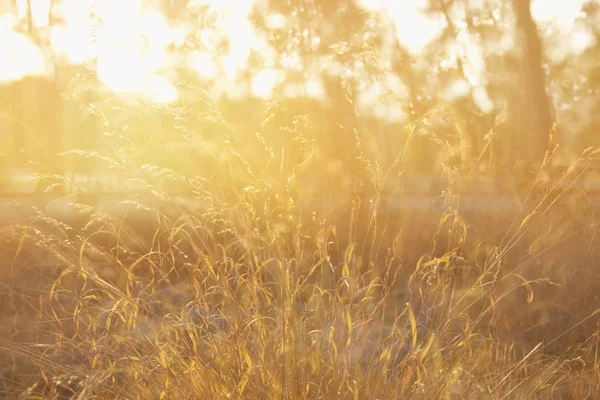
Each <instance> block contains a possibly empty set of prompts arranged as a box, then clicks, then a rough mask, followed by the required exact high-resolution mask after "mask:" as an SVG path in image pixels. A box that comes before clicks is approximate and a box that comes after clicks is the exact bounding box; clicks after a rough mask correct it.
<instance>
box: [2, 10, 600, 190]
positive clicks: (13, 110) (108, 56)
mask: <svg viewBox="0 0 600 400" xmlns="http://www.w3.org/2000/svg"><path fill="white" fill-rule="evenodd" d="M226 3H227V2H210V1H174V0H170V1H166V0H165V1H145V2H143V3H142V2H139V1H138V2H136V1H128V2H125V3H121V2H116V1H101V2H94V1H81V2H80V1H78V2H75V1H69V0H64V1H60V0H37V1H36V0H29V1H24V0H23V1H20V0H13V1H11V0H3V2H2V3H1V6H0V13H2V17H1V21H2V24H1V29H2V31H1V32H2V33H1V34H2V47H1V48H0V59H1V60H2V63H1V64H0V81H1V82H2V85H1V87H0V89H1V90H2V96H0V98H2V102H1V108H0V112H1V114H0V115H1V119H0V123H1V125H0V126H1V132H2V136H1V140H2V146H1V148H2V157H3V158H2V159H3V164H2V165H3V168H2V170H3V171H5V172H4V173H3V175H4V176H6V171H13V172H16V171H17V170H19V169H20V167H22V166H23V165H24V164H25V163H27V162H38V163H39V162H42V163H44V164H45V166H49V165H51V164H52V162H50V161H49V160H52V159H55V157H56V154H57V153H61V152H64V151H66V150H70V149H73V148H79V149H92V150H94V151H100V152H101V151H104V150H103V149H104V144H103V143H104V142H103V139H102V138H103V136H104V135H105V134H106V133H107V132H110V131H111V127H110V126H107V121H106V120H107V119H111V118H117V119H118V120H120V121H124V120H127V124H126V125H127V130H128V132H129V133H128V135H131V136H132V137H136V138H139V140H140V141H142V142H144V146H146V147H147V148H146V151H145V153H146V154H151V155H152V157H155V156H156V155H157V152H160V153H161V157H160V158H161V160H160V164H162V165H165V166H170V167H175V168H178V169H182V168H183V169H185V168H192V169H196V168H197V166H196V165H194V163H193V162H189V161H190V159H191V160H195V163H200V164H201V163H202V161H201V160H202V157H201V156H200V154H198V157H186V158H185V161H184V160H183V158H182V157H181V156H176V155H178V154H179V155H181V153H180V148H182V147H181V146H184V147H185V146H186V144H185V141H186V140H196V143H197V146H195V149H196V151H200V152H202V150H201V149H202V148H204V149H206V148H208V147H210V146H209V145H207V142H210V141H212V140H214V133H213V132H210V128H208V127H206V126H204V125H205V124H204V123H203V122H202V121H200V120H201V118H200V117H201V116H202V115H203V113H205V112H208V111H206V110H205V108H203V107H202V105H201V104H199V103H201V102H202V101H203V100H202V98H204V97H207V98H209V99H210V100H211V101H212V102H214V103H215V104H217V105H218V109H219V110H221V111H222V113H223V116H224V118H225V119H226V120H227V121H228V122H229V123H230V124H231V125H232V130H233V131H235V132H236V135H238V139H239V140H242V141H249V140H250V139H248V137H250V136H254V135H255V133H256V132H261V129H262V132H263V133H265V132H266V134H270V135H274V136H276V140H279V141H282V142H283V141H285V138H286V137H289V136H290V134H289V133H287V134H286V133H283V132H278V131H277V130H272V129H268V128H266V127H265V126H261V123H262V121H263V119H264V117H265V115H267V114H268V113H269V104H271V103H273V102H277V103H279V104H281V105H283V106H284V107H285V109H286V111H285V113H280V115H274V116H273V117H274V119H273V118H272V119H270V123H271V124H276V125H284V124H290V123H291V122H292V120H293V119H294V118H295V116H298V115H307V114H310V115H311V121H310V124H311V128H310V129H312V132H311V133H310V134H309V136H310V137H311V139H314V140H315V141H317V142H318V143H319V145H320V151H321V152H324V153H323V154H322V155H323V156H324V157H325V158H327V159H329V160H331V164H332V166H334V165H336V163H338V162H339V163H340V164H339V165H343V166H344V167H343V168H338V170H339V171H344V172H343V173H344V174H346V175H347V172H346V169H347V168H349V169H350V170H351V171H355V170H356V166H355V165H354V167H353V164H356V156H357V154H356V149H355V146H354V145H353V143H354V136H355V135H359V136H360V139H361V140H362V141H363V144H364V145H365V146H366V148H368V149H370V150H371V154H372V155H376V156H377V161H378V163H379V164H380V165H381V166H385V165H389V164H390V163H391V162H392V161H393V159H394V157H395V155H396V154H397V153H398V152H399V148H400V147H399V146H402V145H403V143H405V142H406V140H407V137H408V135H409V133H408V132H407V131H405V130H404V127H405V126H408V125H411V124H414V123H415V122H416V121H421V122H424V124H421V125H420V126H419V133H420V134H419V135H417V136H418V137H417V138H416V139H415V143H414V147H413V148H412V150H411V152H410V153H411V154H410V157H411V158H412V159H414V160H413V162H412V167H413V168H414V169H415V171H418V172H425V173H427V174H432V173H433V174H435V172H434V171H437V170H439V168H440V167H439V164H440V162H446V161H447V158H448V154H447V152H446V151H444V150H443V149H441V147H443V146H442V145H440V144H439V143H438V144H436V143H435V141H434V140H432V139H431V137H429V138H428V137H427V135H426V131H428V130H429V131H435V132H436V134H437V135H438V136H440V138H441V140H442V141H443V142H447V143H448V144H449V145H450V146H451V147H452V150H451V151H454V152H455V153H456V154H455V157H459V158H460V162H463V163H464V162H472V161H473V160H476V159H478V156H479V155H480V153H481V151H482V149H483V148H484V147H485V146H486V144H487V145H488V146H489V149H488V151H486V153H485V154H484V159H483V160H479V163H478V169H481V170H485V172H486V173H500V174H508V175H511V174H512V173H514V169H515V167H516V166H519V165H520V162H524V161H526V162H536V161H537V162H540V161H541V160H542V159H543V155H544V153H545V151H546V149H547V144H548V132H549V131H550V130H551V129H552V126H553V123H554V122H555V121H560V125H559V126H558V129H557V131H556V141H557V143H559V144H560V149H559V151H560V157H559V161H557V162H558V163H562V164H563V165H569V164H570V162H572V161H573V160H574V159H576V158H577V157H576V156H575V154H579V153H580V152H581V151H582V150H583V149H585V148H587V147H589V146H594V145H598V144H599V143H598V140H599V139H598V135H597V134H596V132H595V130H594V129H595V127H597V123H598V121H597V118H598V114H599V113H598V93H597V91H598V79H599V78H598V74H599V72H598V68H599V67H598V57H597V55H598V46H599V44H598V40H597V38H598V26H600V24H599V23H598V21H599V18H600V13H599V11H598V7H599V5H598V2H597V1H583V0H577V1H544V0H536V1H533V4H530V3H531V1H530V0H523V1H517V0H515V1H513V2H512V3H511V2H506V1H494V0H489V1H488V0H454V1H450V0H431V1H426V0H417V1H409V2H393V1H389V2H386V1H376V0H360V1H358V0H357V1H352V0H339V1H318V0H312V1H292V2H290V1H270V0H269V1H267V0H262V1H251V0H244V1H238V2H235V6H233V3H232V4H226ZM396 3H398V4H396ZM401 3H402V4H401ZM116 10H118V12H117V11H116ZM200 93H202V95H201V94H200ZM146 102H150V103H153V104H154V106H152V107H153V110H154V111H153V112H152V113H151V114H152V115H147V114H148V112H147V111H143V107H144V106H143V105H142V104H146ZM167 105H168V106H167ZM190 110H193V111H190ZM149 118H150V119H152V123H151V124H150V123H149ZM424 118H425V119H424ZM174 121H180V123H178V124H177V123H174ZM182 121H185V122H186V124H185V125H186V130H185V131H180V130H178V129H177V126H178V125H179V126H181V125H183V123H182ZM113 122H114V121H113ZM191 136H193V139H192V138H191ZM165 143H168V146H164V144H165ZM180 144H181V146H180ZM188 144H189V143H188ZM249 146H250V145H249ZM187 148H189V146H188V147H187ZM274 151H276V152H279V151H280V150H279V149H274ZM188 155H189V154H188ZM155 158H156V157H155ZM153 161H155V162H158V160H156V159H154V160H153ZM72 162H74V161H72ZM177 163H179V165H176V164H177ZM62 167H63V168H67V169H70V170H78V171H82V169H81V168H82V166H81V165H78V164H77V163H74V164H71V165H67V164H62ZM85 168H92V169H93V168H94V167H93V166H91V165H87V166H86V167H85ZM332 168H333V167H332ZM333 169H335V168H333ZM340 173H341V172H340ZM330 175H331V177H332V181H337V179H335V178H334V175H335V172H331V174H330Z"/></svg>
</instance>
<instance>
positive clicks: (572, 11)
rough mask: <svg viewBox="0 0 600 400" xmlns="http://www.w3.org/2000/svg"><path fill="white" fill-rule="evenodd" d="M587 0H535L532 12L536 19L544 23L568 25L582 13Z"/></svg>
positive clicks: (532, 4)
mask: <svg viewBox="0 0 600 400" xmlns="http://www.w3.org/2000/svg"><path fill="white" fill-rule="evenodd" d="M585 1H586V0H533V1H532V3H531V14H532V16H533V18H534V19H536V20H537V21H538V22H542V23H548V22H550V23H554V24H557V25H558V26H561V27H568V26H570V25H571V24H573V22H575V20H576V19H577V17H579V15H580V14H581V11H582V7H583V4H584V3H585Z"/></svg>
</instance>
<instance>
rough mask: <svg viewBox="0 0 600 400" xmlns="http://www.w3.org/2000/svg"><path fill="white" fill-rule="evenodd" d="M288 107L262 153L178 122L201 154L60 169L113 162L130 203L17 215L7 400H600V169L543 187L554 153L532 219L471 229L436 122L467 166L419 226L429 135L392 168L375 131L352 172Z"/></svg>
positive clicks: (67, 187)
mask: <svg viewBox="0 0 600 400" xmlns="http://www.w3.org/2000/svg"><path fill="white" fill-rule="evenodd" d="M276 110H277V107H276V106H273V107H272V108H270V111H269V112H270V113H268V118H267V119H266V121H265V123H264V124H263V127H264V130H263V131H262V132H261V133H260V134H258V135H257V137H256V138H252V139H240V138H239V137H236V136H235V134H234V133H233V132H234V130H233V129H232V128H231V127H230V126H228V125H227V123H226V122H225V121H224V119H223V118H222V117H221V116H220V114H219V113H218V111H217V110H215V109H210V110H209V111H207V112H205V113H204V114H203V116H202V121H203V125H202V126H203V127H204V129H206V130H205V131H204V132H205V133H200V134H197V133H194V129H193V127H190V126H188V125H186V121H188V122H189V121H190V119H191V118H192V116H191V114H189V113H187V114H186V113H185V112H184V111H185V110H183V109H181V110H175V111H173V112H172V115H175V114H177V117H178V120H179V121H180V122H179V123H178V124H177V125H176V126H175V125H174V126H175V128H173V132H169V135H172V136H173V137H175V136H177V134H180V136H181V137H185V138H187V141H183V142H180V143H176V141H175V140H173V141H172V142H173V143H174V144H173V146H172V147H171V150H172V151H174V152H175V155H177V154H179V155H181V157H180V159H177V157H175V158H173V157H172V156H169V155H168V154H166V153H165V151H166V150H165V149H167V150H168V146H165V143H164V142H163V143H156V144H155V145H156V146H158V147H157V150H155V151H154V152H153V151H152V148H150V150H148V146H147V147H145V148H144V151H146V152H147V153H143V151H140V149H141V147H140V145H139V143H136V142H135V138H133V139H131V137H129V138H128V139H123V137H121V136H119V134H116V133H114V132H120V129H121V130H122V128H123V127H122V126H119V125H116V126H115V124H114V123H112V125H111V126H110V129H111V130H112V132H113V133H112V134H111V136H110V137H105V138H103V140H106V142H105V143H112V144H113V147H109V146H106V147H104V148H105V149H108V150H106V152H104V153H102V152H96V153H93V152H88V151H83V150H80V151H72V152H68V153H65V154H62V155H60V156H59V157H58V159H57V160H58V161H57V164H59V165H66V164H61V163H62V162H63V161H61V160H64V159H67V158H70V159H83V160H88V161H89V160H91V159H94V160H96V161H95V162H96V166H97V168H99V169H103V170H104V171H110V172H111V174H112V175H113V176H115V177H117V178H115V179H116V180H117V181H118V182H120V184H121V185H122V192H123V193H126V191H127V190H131V193H130V194H123V197H122V198H119V199H117V200H114V198H108V197H107V196H102V195H98V194H96V195H94V194H92V193H91V189H88V188H85V187H82V184H81V183H77V182H76V179H75V178H74V177H72V176H69V174H66V173H64V172H62V173H61V172H58V173H54V172H52V173H50V172H48V173H44V174H41V175H40V176H39V188H40V191H44V192H45V193H63V194H62V195H61V196H60V197H57V196H56V195H54V196H53V197H52V199H53V200H52V201H50V202H48V201H44V200H43V198H44V196H42V194H40V196H39V199H42V200H39V201H38V202H37V203H36V202H34V203H32V204H29V205H27V204H25V203H24V202H18V203H15V204H12V205H6V206H5V207H4V212H3V215H5V217H3V218H4V220H3V222H2V225H1V230H0V241H1V242H0V243H1V247H2V255H1V256H0V257H1V260H2V268H1V270H0V274H1V275H0V276H1V280H0V282H1V288H0V304H1V305H2V306H1V310H2V311H1V313H0V318H1V319H2V324H1V326H0V360H1V361H0V366H1V370H0V371H1V378H0V392H1V393H3V397H4V398H22V399H36V398H37V399H39V398H44V399H51V398H55V399H88V398H98V399H108V398H127V399H135V398H146V399H150V398H157V399H196V398H197V399H213V398H214V399H219V398H248V399H253V398H264V399H270V398H284V399H313V398H314V399H320V398H341V399H346V398H347V399H403V398H411V399H461V398H470V399H488V398H491V399H513V398H520V399H529V398H531V399H533V398H574V399H575V398H576V399H584V398H588V399H591V398H598V397H599V396H600V391H599V386H598V385H599V383H600V379H599V378H600V376H599V374H598V371H599V367H600V360H599V359H598V351H599V350H600V336H599V331H598V328H597V323H598V321H599V319H598V316H597V312H598V308H597V304H598V300H597V296H596V295H595V294H594V293H597V289H598V288H599V285H598V280H597V276H598V273H599V272H598V271H597V267H596V265H595V259H596V255H597V250H596V248H597V245H596V239H595V229H596V222H595V219H594V218H595V217H596V214H595V212H594V209H593V207H592V206H591V205H589V202H586V201H587V200H586V198H585V196H579V197H578V196H577V195H578V192H577V190H576V189H575V188H576V182H577V180H578V179H579V178H580V174H581V173H582V172H583V171H585V169H586V168H588V167H589V166H590V165H591V163H592V162H593V161H594V160H595V159H596V158H597V156H598V153H597V152H594V151H588V152H586V153H585V154H584V155H582V157H581V159H580V160H579V161H578V162H577V164H576V165H574V166H573V167H572V168H571V169H569V170H568V171H566V172H565V173H564V174H563V175H561V176H559V177H557V178H552V179H550V178H548V180H547V182H546V183H544V182H542V181H543V179H545V177H546V174H545V171H547V170H548V168H549V167H548V166H549V164H550V159H551V157H552V153H551V152H550V153H549V154H548V157H547V160H545V163H544V165H542V167H541V169H540V171H542V172H541V173H540V174H539V175H538V176H537V177H534V178H531V179H528V180H527V181H525V182H524V183H521V184H520V185H519V187H518V189H523V188H527V190H520V191H521V192H524V193H525V195H521V197H517V195H516V194H515V195H512V194H511V195H510V196H509V197H510V200H511V201H512V200H514V201H515V202H518V204H519V207H518V208H517V209H516V211H518V212H512V213H508V214H506V215H504V216H500V215H493V214H494V212H493V210H492V211H490V209H488V210H482V211H480V212H479V214H478V213H477V212H475V213H473V212H470V214H469V215H468V216H465V215H463V213H462V212H461V210H462V208H461V201H465V199H466V198H467V197H468V196H469V193H472V191H473V188H472V187H471V188H469V187H468V184H467V183H466V182H468V181H469V180H470V179H471V178H473V174H474V173H473V172H472V171H473V170H474V168H472V166H468V165H465V164H466V163H465V160H464V159H462V156H460V147H461V146H462V144H461V145H460V146H459V147H457V146H456V145H454V144H452V143H451V141H449V140H447V139H443V138H439V137H435V132H433V133H432V132H431V131H427V132H426V133H418V131H419V129H417V128H418V126H416V125H415V126H414V127H413V129H412V131H411V130H409V133H410V135H417V134H427V135H434V139H435V140H437V141H438V143H439V144H440V146H441V147H442V148H443V149H445V150H444V151H447V154H449V155H450V157H447V158H446V159H447V160H449V161H448V164H446V166H445V168H444V170H443V174H444V175H443V176H444V177H445V180H446V188H445V190H444V192H443V194H442V196H441V197H440V198H439V201H437V202H436V204H440V205H441V206H440V207H439V210H440V213H439V214H435V213H434V212H433V211H431V210H430V208H429V207H426V209H427V210H426V211H423V212H415V211H414V210H413V209H412V208H410V207H409V206H403V204H407V203H406V202H407V201H408V200H407V196H408V195H407V194H406V189H407V187H406V185H407V183H406V182H407V180H406V178H407V174H406V171H407V170H409V169H410V165H409V163H410V157H408V155H409V154H410V148H411V147H410V146H411V140H412V136H409V140H408V141H407V143H406V144H404V145H403V146H404V147H402V148H401V151H400V152H399V153H398V154H395V155H392V156H390V157H389V159H387V161H382V158H380V157H379V153H377V152H376V151H375V152H374V151H372V150H369V149H368V148H367V146H365V145H364V141H365V140H366V139H365V137H361V135H360V134H359V133H358V132H355V136H354V137H352V136H353V135H349V137H351V138H352V140H351V141H354V142H355V143H354V144H353V145H352V146H350V147H352V148H353V152H354V153H352V157H349V159H346V160H341V161H338V162H334V160H332V159H331V158H330V157H329V155H328V153H327V151H326V150H323V148H322V147H321V146H320V144H319V142H318V137H317V136H311V133H310V132H312V131H311V129H313V130H314V128H310V119H309V118H308V116H304V117H297V118H293V119H292V122H291V123H290V124H289V125H286V124H284V123H279V122H277V112H276ZM194 118H196V117H194ZM273 119H275V122H273ZM181 121H183V122H181ZM108 122H110V121H108ZM189 123H190V124H191V122H189ZM274 123H275V127H276V128H277V129H275V128H273V127H272V126H273V124H274ZM206 132H208V133H206ZM194 135H195V136H194ZM282 135H287V136H282ZM190 136H191V137H190ZM164 137H167V135H166V134H165V135H164ZM282 137H284V139H281V138H282ZM346 140H348V139H346ZM126 142H127V143H126ZM150 147H151V146H150ZM111 148H117V149H118V150H117V151H116V152H114V151H113V150H110V149H111ZM161 149H162V151H161ZM457 149H459V150H457ZM487 150H488V149H487V147H486V149H484V151H487ZM457 154H458V156H457ZM388 155H389V154H388ZM481 159H482V157H480V158H479V159H478V160H473V161H480V160H481ZM457 160H458V161H457ZM473 161H472V162H471V163H472V164H473ZM177 162H180V164H177ZM65 163H66V162H65ZM182 165H183V166H182ZM349 168H355V170H357V171H359V173H358V174H351V173H350V172H349ZM470 171H471V172H470ZM98 174H100V173H98ZM529 189H531V191H529ZM107 199H108V200H107ZM581 199H583V200H581ZM573 202H575V203H573ZM398 205H399V206H398ZM568 207H571V208H568ZM492 217H493V218H492ZM478 218H480V219H478ZM561 218H562V219H561ZM492 220H493V221H495V222H494V223H493V224H492ZM492 228H493V229H492ZM472 232H477V233H472Z"/></svg>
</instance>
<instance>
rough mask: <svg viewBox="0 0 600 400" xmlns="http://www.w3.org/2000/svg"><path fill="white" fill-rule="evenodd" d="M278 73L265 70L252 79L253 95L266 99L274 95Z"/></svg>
mask: <svg viewBox="0 0 600 400" xmlns="http://www.w3.org/2000/svg"><path fill="white" fill-rule="evenodd" d="M277 77H278V71H277V70H276V69H263V70H262V71H260V72H259V73H258V74H256V75H255V76H254V78H252V94H253V95H254V96H256V97H259V98H262V99H266V98H269V97H270V96H271V95H272V94H273V90H274V89H275V85H276V84H277Z"/></svg>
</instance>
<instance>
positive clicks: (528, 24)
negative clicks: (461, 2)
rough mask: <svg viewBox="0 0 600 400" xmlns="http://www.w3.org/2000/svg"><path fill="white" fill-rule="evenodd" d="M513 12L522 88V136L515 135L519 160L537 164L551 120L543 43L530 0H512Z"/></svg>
mask: <svg viewBox="0 0 600 400" xmlns="http://www.w3.org/2000/svg"><path fill="white" fill-rule="evenodd" d="M513 8H514V11H515V15H516V32H517V35H516V37H517V43H520V44H521V48H520V49H519V51H520V58H521V68H520V86H521V88H522V90H523V92H524V93H523V95H524V96H523V101H522V107H521V111H522V115H524V119H523V120H522V121H519V122H520V124H521V126H522V130H521V132H522V134H521V137H519V138H517V145H518V146H519V149H520V150H519V152H520V154H519V156H520V158H521V160H522V161H525V162H527V163H529V164H530V165H531V164H538V163H541V161H542V160H543V158H544V154H545V152H546V149H547V147H548V136H549V132H550V129H551V128H552V124H553V117H552V113H551V111H550V101H549V99H548V95H547V93H546V86H545V78H544V69H543V60H542V43H541V40H540V37H539V36H538V32H537V27H536V24H535V22H534V20H533V17H532V16H531V0H513Z"/></svg>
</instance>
